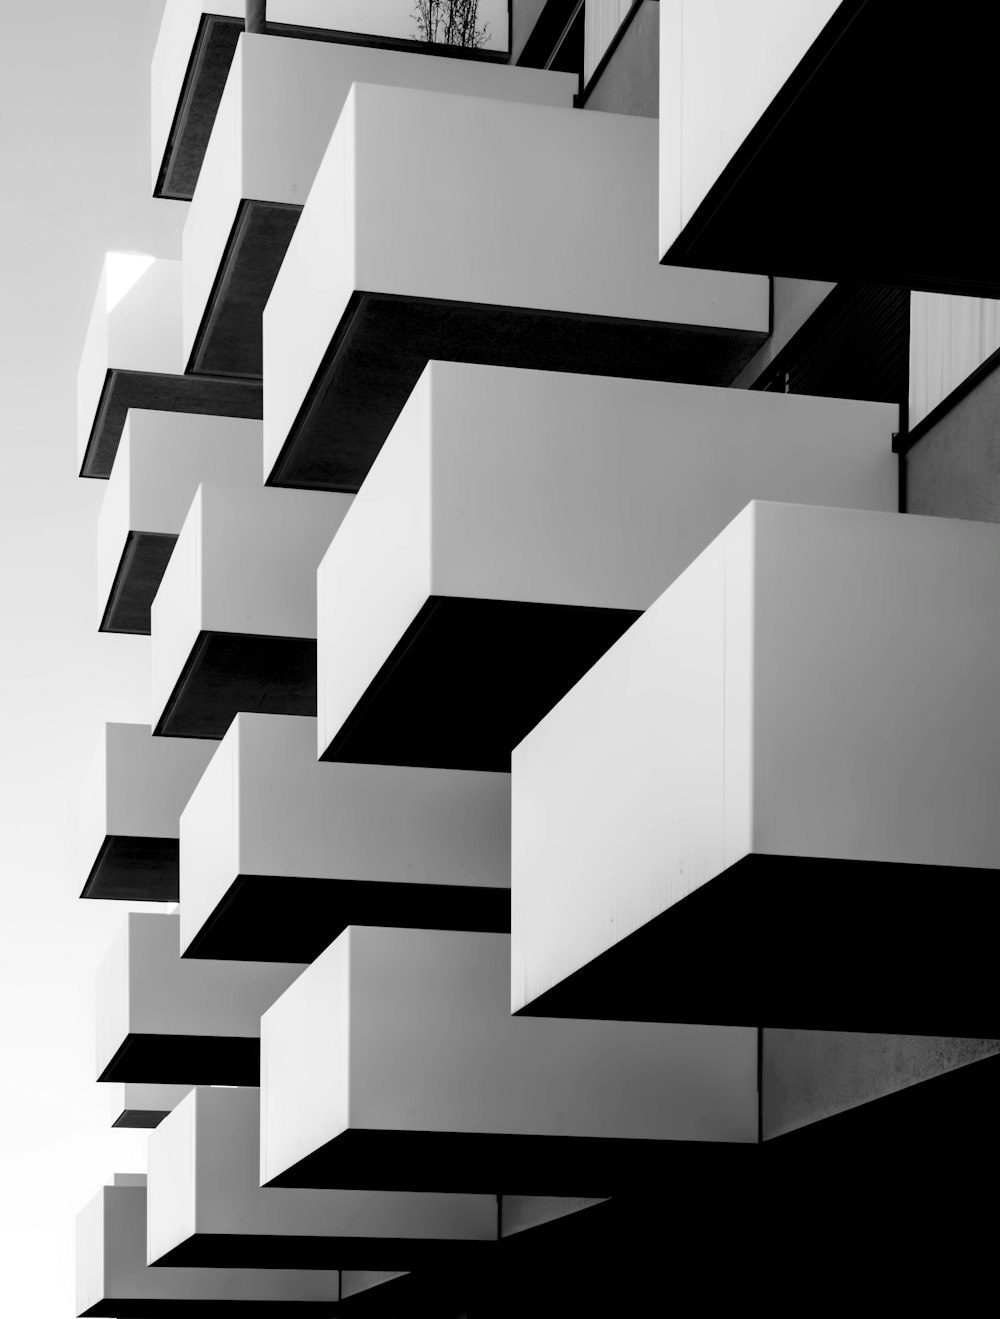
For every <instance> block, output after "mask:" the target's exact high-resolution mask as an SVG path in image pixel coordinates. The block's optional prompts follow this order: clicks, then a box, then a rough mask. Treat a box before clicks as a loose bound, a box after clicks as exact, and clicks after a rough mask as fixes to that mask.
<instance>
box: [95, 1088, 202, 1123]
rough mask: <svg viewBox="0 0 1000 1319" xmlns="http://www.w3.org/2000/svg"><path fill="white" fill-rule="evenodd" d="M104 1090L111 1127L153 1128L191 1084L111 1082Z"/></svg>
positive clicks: (188, 1089) (188, 1090)
mask: <svg viewBox="0 0 1000 1319" xmlns="http://www.w3.org/2000/svg"><path fill="white" fill-rule="evenodd" d="M108 1089H109V1090H110V1091H111V1125H112V1126H113V1127H157V1126H159V1124H160V1123H161V1122H162V1121H163V1119H164V1118H165V1117H166V1116H167V1114H168V1113H170V1112H172V1111H173V1109H175V1108H176V1107H177V1105H178V1104H179V1103H180V1102H181V1100H182V1099H183V1098H184V1096H185V1095H186V1094H188V1093H190V1090H191V1087H190V1086H189V1085H142V1084H136V1083H133V1082H129V1083H127V1084H126V1083H125V1082H122V1081H112V1082H111V1083H110V1084H109V1085H108Z"/></svg>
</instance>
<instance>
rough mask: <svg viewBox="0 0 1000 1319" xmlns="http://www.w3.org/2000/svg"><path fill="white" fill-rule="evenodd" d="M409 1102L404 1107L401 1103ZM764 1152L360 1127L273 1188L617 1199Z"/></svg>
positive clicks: (730, 1146) (732, 1171)
mask: <svg viewBox="0 0 1000 1319" xmlns="http://www.w3.org/2000/svg"><path fill="white" fill-rule="evenodd" d="M400 1102H402V1101H400ZM757 1148H758V1147H757V1146H756V1145H754V1144H747V1143H743V1144H737V1143H721V1142H717V1141H716V1142H713V1141H677V1140H641V1139H633V1138H631V1137H624V1136H622V1137H616V1138H613V1139H612V1138H602V1137H587V1136H565V1135H563V1136H556V1135H552V1136H550V1135H530V1136H529V1135H511V1134H503V1133H499V1134H494V1133H483V1132H455V1131H400V1130H394V1131H384V1130H382V1131H380V1130H362V1129H358V1128H354V1129H351V1130H348V1131H345V1132H343V1133H342V1134H341V1135H339V1136H337V1137H336V1138H335V1139H333V1140H331V1141H328V1142H327V1143H326V1144H325V1145H322V1146H320V1147H319V1148H318V1149H316V1150H314V1151H313V1152H312V1153H311V1154H309V1155H307V1156H306V1157H305V1158H303V1159H301V1160H300V1161H299V1162H298V1163H297V1164H295V1165H294V1167H292V1168H290V1169H289V1170H288V1171H286V1172H284V1173H281V1174H280V1175H279V1176H277V1177H274V1178H272V1179H271V1181H269V1182H268V1183H267V1185H268V1186H294V1187H316V1188H323V1187H325V1188H340V1189H342V1190H379V1191H445V1192H447V1191H452V1192H472V1193H476V1192H494V1191H495V1190H496V1187H498V1186H517V1187H519V1188H520V1189H519V1191H518V1194H523V1195H560V1196H561V1195H578V1196H608V1195H613V1194H614V1193H615V1192H616V1191H622V1190H625V1189H627V1188H629V1187H632V1188H636V1187H640V1186H642V1185H648V1184H649V1180H650V1178H656V1177H664V1176H666V1177H668V1178H670V1179H675V1178H680V1177H683V1176H684V1175H685V1174H690V1175H694V1174H695V1171H696V1170H697V1174H698V1175H699V1176H705V1177H712V1176H713V1175H714V1176H719V1177H726V1176H728V1175H733V1176H736V1175H738V1172H739V1170H740V1169H743V1170H746V1169H748V1168H750V1167H752V1160H753V1158H754V1153H755V1151H757Z"/></svg>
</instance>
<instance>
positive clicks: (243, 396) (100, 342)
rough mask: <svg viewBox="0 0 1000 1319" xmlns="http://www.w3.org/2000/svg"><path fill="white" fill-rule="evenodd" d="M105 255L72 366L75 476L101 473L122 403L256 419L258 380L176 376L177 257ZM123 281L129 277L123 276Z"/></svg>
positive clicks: (121, 420)
mask: <svg viewBox="0 0 1000 1319" xmlns="http://www.w3.org/2000/svg"><path fill="white" fill-rule="evenodd" d="M135 260H136V259H135V258H130V257H125V258H124V265H123V259H122V258H121V256H120V254H118V253H109V254H108V256H107V257H106V258H105V262H104V267H103V269H102V272H101V278H100V281H99V283H98V285H97V294H96V297H95V299H94V307H93V311H92V312H91V316H90V323H89V325H88V327H87V336H86V339H85V340H84V345H83V352H82V354H81V357H80V367H79V371H78V372H77V459H78V462H79V471H80V475H81V476H93V477H103V478H107V477H108V476H110V475H111V469H112V466H113V465H114V461H115V454H116V452H117V450H118V444H119V441H120V440H121V435H122V428H123V427H124V425H125V418H126V416H127V414H128V410H129V408H147V409H152V410H156V411H161V412H194V413H198V414H207V415H209V416H223V417H250V418H260V417H261V415H262V410H263V404H262V402H261V394H260V386H259V384H257V383H256V382H253V381H246V380H225V379H221V378H216V377H213V376H197V377H195V376H186V375H184V361H183V357H182V351H181V263H180V262H179V261H163V260H150V264H149V265H148V266H147V267H146V268H145V270H144V271H143V273H141V274H140V275H139V276H138V278H135V274H136V271H138V270H140V269H141V261H140V262H139V264H134V263H135ZM130 280H132V281H134V282H131V283H130V282H129V281H130Z"/></svg>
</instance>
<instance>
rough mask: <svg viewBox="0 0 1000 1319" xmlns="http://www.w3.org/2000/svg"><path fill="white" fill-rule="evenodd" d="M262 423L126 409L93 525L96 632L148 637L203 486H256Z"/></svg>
mask: <svg viewBox="0 0 1000 1319" xmlns="http://www.w3.org/2000/svg"><path fill="white" fill-rule="evenodd" d="M260 446H261V423H260V422H259V421H247V420H244V419H241V418H237V417H206V416H194V415H188V414H186V413H182V412H147V411H144V410H142V409H138V410H137V409H131V410H130V411H129V413H128V416H127V417H126V419H125V426H124V428H123V430H122V438H121V443H120V444H119V446H118V453H117V456H116V458H115V465H114V469H113V471H112V473H111V479H110V480H109V482H108V488H107V491H106V492H105V495H104V502H103V503H102V505H101V513H100V517H99V519H98V523H97V579H98V599H99V601H100V610H101V631H102V632H138V633H148V632H149V611H150V607H151V605H152V603H153V597H154V596H155V595H156V591H157V588H158V587H159V585H160V580H161V579H162V577H163V573H164V571H165V569H166V566H167V564H168V562H169V561H170V555H171V554H172V553H173V548H174V544H175V542H176V540H177V536H178V533H179V532H180V529H181V526H182V525H183V522H184V518H185V516H186V514H187V511H188V509H189V507H190V506H191V500H192V499H193V498H194V495H195V491H196V490H197V489H198V486H199V485H200V484H201V482H202V481H222V482H226V483H228V484H231V485H258V486H259V485H260V480H261V478H260V453H261V447H260Z"/></svg>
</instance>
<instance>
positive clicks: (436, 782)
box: [180, 714, 510, 950]
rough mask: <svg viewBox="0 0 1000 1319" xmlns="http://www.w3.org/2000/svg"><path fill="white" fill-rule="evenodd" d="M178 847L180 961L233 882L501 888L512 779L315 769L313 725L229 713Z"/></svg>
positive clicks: (506, 866) (376, 768) (506, 876)
mask: <svg viewBox="0 0 1000 1319" xmlns="http://www.w3.org/2000/svg"><path fill="white" fill-rule="evenodd" d="M180 837H181V898H182V901H181V908H180V919H181V948H182V950H186V949H187V948H188V947H189V946H190V944H191V941H192V939H194V938H195V936H196V935H197V934H198V933H199V931H200V929H201V927H202V925H203V924H204V922H205V920H206V919H207V918H208V917H209V916H211V914H212V913H213V912H214V910H215V908H216V907H217V906H218V904H219V903H220V902H221V901H222V899H223V898H224V897H225V896H226V893H227V892H228V891H229V889H230V887H231V886H232V885H233V883H234V882H235V880H236V878H237V876H240V875H267V876H278V877H280V876H288V877H290V878H291V877H297V878H302V879H310V880H315V881H316V883H317V884H322V883H323V882H324V881H333V880H369V881H371V880H375V881H378V880H382V881H387V882H390V883H403V884H408V883H409V884H434V885H442V886H447V885H471V886H477V887H478V886H482V887H490V888H497V889H508V888H509V887H510V776H509V775H508V774H494V773H488V772H479V771H465V770H443V769H405V768H399V767H396V766H391V765H341V764H326V763H321V762H318V761H317V760H316V720H315V719H306V718H298V717H295V716H289V715H263V714H238V715H237V716H236V718H235V719H234V721H233V723H232V724H231V725H230V728H229V731H228V732H227V733H226V735H225V737H224V738H223V739H222V741H221V742H220V743H219V744H218V749H217V750H216V752H215V756H214V757H213V759H212V765H211V767H210V771H209V772H206V773H205V774H204V775H203V776H202V778H201V781H200V782H199V784H198V788H197V790H196V792H195V793H194V794H193V796H192V798H191V800H190V802H189V803H188V806H187V809H186V810H185V812H184V814H183V817H182V819H181V829H180ZM275 898H276V901H278V902H281V901H284V900H292V899H283V898H282V896H281V888H280V885H278V886H276V892H275ZM260 919H261V921H266V915H265V914H264V913H263V912H262V913H261V916H260Z"/></svg>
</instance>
